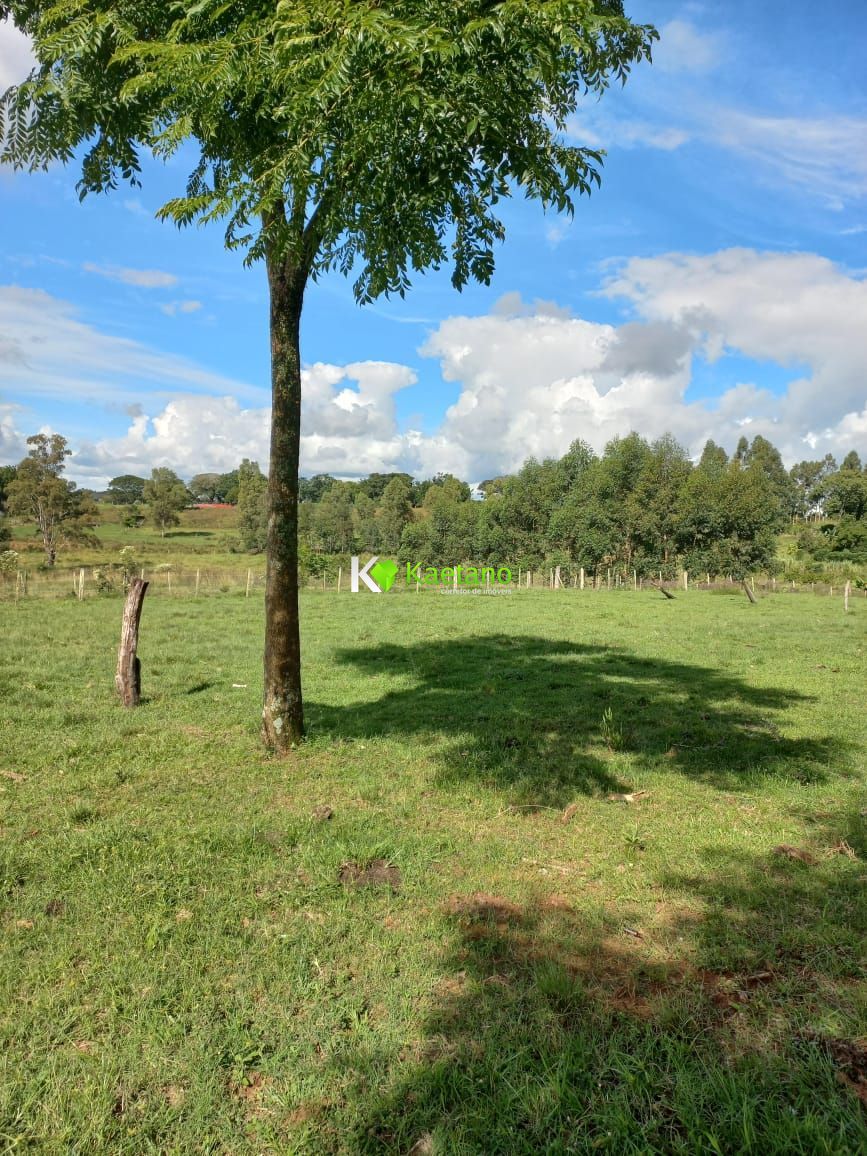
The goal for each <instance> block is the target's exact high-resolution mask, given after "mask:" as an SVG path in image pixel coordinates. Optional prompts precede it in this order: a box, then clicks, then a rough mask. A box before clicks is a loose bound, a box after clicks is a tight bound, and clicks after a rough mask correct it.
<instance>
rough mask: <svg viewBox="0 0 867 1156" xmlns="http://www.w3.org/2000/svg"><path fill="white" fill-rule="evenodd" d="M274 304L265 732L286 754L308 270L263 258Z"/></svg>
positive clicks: (295, 630) (292, 720)
mask: <svg viewBox="0 0 867 1156" xmlns="http://www.w3.org/2000/svg"><path fill="white" fill-rule="evenodd" d="M267 267H268V289H269V294H270V301H271V318H270V326H271V407H272V408H271V460H270V466H269V470H268V545H267V552H268V558H267V571H266V579H265V693H264V701H263V708H262V737H263V739H264V740H265V742H266V744H267V745H268V746H269V747H272V748H273V749H274V750H276V751H278V752H281V753H285V752H286V751H288V750H290V749H291V748H292V747H293V746H295V745H296V744H297V743H298V742H300V740H301V738H302V736H303V734H304V710H303V705H302V700H301V637H300V630H299V623H298V458H299V450H300V444H301V351H300V331H301V306H302V303H303V299H304V285H305V281H306V275H305V274H303V273H301V272H299V271H297V270H296V269H295V268H293V266H292V265H291V264H290V263H289V262H288V261H287V260H286V259H285V258H284V259H278V258H275V257H274V256H273V255H272V254H269V255H268V257H267Z"/></svg>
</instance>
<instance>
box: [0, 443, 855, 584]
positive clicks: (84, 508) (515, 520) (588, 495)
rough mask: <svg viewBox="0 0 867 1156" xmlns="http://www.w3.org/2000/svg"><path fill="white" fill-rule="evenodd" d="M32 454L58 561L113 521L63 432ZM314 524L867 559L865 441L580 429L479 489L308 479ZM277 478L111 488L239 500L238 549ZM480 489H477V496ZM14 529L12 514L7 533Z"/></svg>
mask: <svg viewBox="0 0 867 1156" xmlns="http://www.w3.org/2000/svg"><path fill="white" fill-rule="evenodd" d="M28 444H29V445H30V447H31V448H30V452H29V454H28V455H27V457H26V458H25V459H24V460H23V461H22V462H21V463H20V464H19V465H18V466H17V467H12V466H4V467H2V468H0V512H2V511H4V510H6V511H8V513H10V514H13V515H18V516H19V517H24V518H32V519H33V521H34V522H35V524H36V525H37V527H38V528H39V531H40V533H41V535H42V541H43V546H44V548H45V554H46V562H47V564H48V565H53V564H54V560H55V558H56V554H57V549H58V546H59V545H60V544H62V543H63V542H66V541H76V540H78V541H80V540H81V539H82V537H84V536H86V535H87V534H88V532H89V531H90V529H91V527H92V526H93V525H94V524H95V522H96V518H97V509H96V507H95V505H94V503H93V501H92V500H91V497H90V495H89V494H88V492H87V491H82V490H78V489H77V488H76V486H75V485H74V484H73V483H72V482H68V481H66V480H65V479H64V478H63V477H62V474H63V470H64V465H65V462H66V458H67V457H68V456H69V452H70V451H69V449H68V448H67V444H66V441H65V440H64V439H63V438H62V437H60V436H59V435H57V434H55V435H52V436H51V437H48V436H47V435H44V434H38V435H36V436H35V437H33V438H29V439H28ZM299 488H300V495H301V505H300V508H299V535H300V540H301V548H302V555H303V557H304V559H305V560H306V564H307V567H308V569H312V570H314V571H315V570H316V568H317V566H318V565H319V564H320V562H319V561H317V560H322V559H324V558H325V557H326V556H329V555H347V554H351V553H359V554H362V553H385V554H390V555H393V556H395V557H397V558H399V560H400V561H410V562H413V563H415V562H422V563H424V564H426V565H432V566H444V565H449V564H452V563H457V562H469V561H473V562H477V563H482V564H491V565H511V566H520V567H523V568H525V569H534V568H539V567H542V566H561V567H562V566H566V567H567V568H568V567H577V566H582V567H584V568H585V569H586V570H587V571H588V572H589V573H593V572H594V571H597V570H599V569H600V568H601V567H606V568H607V567H610V568H614V569H620V570H622V571H623V572H625V573H631V572H633V571H635V572H636V573H637V574H639V575H642V576H652V575H658V574H659V573H660V572H661V573H663V574H665V575H670V574H671V573H673V572H674V570H675V569H676V568H679V567H684V568H685V569H687V570H689V571H691V572H692V573H696V574H700V573H710V574H715V575H720V574H726V575H728V574H731V575H733V576H738V577H742V576H743V575H744V574H747V573H750V572H753V571H756V570H769V569H772V568H773V565H774V558H775V553H776V541H777V536H778V534H779V533H780V532H781V531H782V530H784V529H786V528H787V527H788V528H794V529H795V532H796V534H797V539H798V546H799V548H800V550H801V551H802V553H804V554H805V555H808V556H809V557H811V558H813V559H815V560H817V561H824V560H835V559H839V560H844V561H853V562H867V468H865V466H864V465H862V462H861V459H860V458H859V456H858V454H857V453H855V452H854V451H853V452H851V453H849V454H847V455H846V457H845V458H844V459H843V461H842V463H841V464H840V465H839V466H838V464H837V462H836V461H835V460H834V458H832V457H831V456H830V455H827V456H825V457H824V458H822V459H821V460H816V461H803V462H799V463H798V464H797V465H796V466H794V467H793V468H792V469H791V470H786V468H785V467H784V465H783V462H782V459H781V457H780V454H779V452H778V451H777V450H776V448H775V447H774V446H773V445H772V444H771V443H770V442H769V441H768V440H767V439H766V438H764V437H761V436H757V437H754V438H753V439H752V441H749V440H748V439H747V438H745V437H744V438H741V440H740V441H739V442H738V445H737V447H736V449H735V451H734V454H733V455H732V456H731V457H729V455H728V454H727V453H726V451H725V450H724V449H722V448H721V447H720V446H718V445H716V444H715V443H714V442H713V441H708V442H707V444H706V445H705V447H704V450H703V452H702V454H701V457H700V459H699V461H698V462H697V463H693V462H692V461H691V460H690V458H689V455H688V454H687V452H686V450H685V449H684V448H683V447H682V446H681V445H679V444H678V443H677V441H676V440H675V439H674V438H673V437H671V436H670V435H665V436H663V437H661V438H658V439H657V440H656V441H648V440H646V439H645V438H642V437H641V436H639V435H638V434H636V433H631V434H629V435H628V436H626V437H618V438H614V439H613V440H612V441H610V442H609V443H608V445H607V446H606V447H605V449H604V451H603V453H602V454H596V453H595V452H594V451H593V450H592V449H591V448H590V446H588V445H587V444H586V443H585V442H582V441H576V442H574V443H573V444H572V445H571V446H570V447H569V450H568V451H567V452H566V453H565V454H564V455H563V457H561V458H547V459H545V460H544V461H537V460H536V459H534V458H531V459H530V460H528V461H527V462H525V464H524V465H523V466H522V467H521V469H520V470H519V471H518V472H517V473H515V474H508V475H503V476H500V477H496V478H489V479H487V480H485V481H483V482H481V483H480V484H479V486H478V487H477V490H476V492H475V494H473V493H472V491H471V489H470V486H469V485H468V484H467V483H466V482H464V481H461V480H460V479H459V478H456V477H454V476H453V475H451V474H446V473H443V474H437V475H436V476H435V477H433V478H429V479H426V480H424V481H418V480H416V479H414V478H413V477H412V476H411V475H410V474H407V473H374V474H370V475H369V476H368V477H366V478H363V479H361V480H360V481H351V482H350V481H342V480H340V479H337V478H334V477H332V476H330V475H328V474H316V475H315V476H313V477H310V478H302V479H301V480H300V487H299ZM266 491H267V478H266V476H265V475H264V474H263V472H262V470H261V469H260V468H259V465H258V463H257V462H254V461H250V460H248V459H244V461H242V462H241V464H240V465H239V466H238V468H237V469H235V470H231V471H230V472H229V473H224V474H218V473H201V474H196V475H195V476H194V477H193V478H191V479H190V481H189V482H188V483H185V482H184V481H183V480H182V479H181V478H180V477H179V476H178V475H177V474H176V473H175V472H174V471H172V470H170V469H168V468H166V467H158V468H156V469H154V470H153V471H152V473H151V477H150V478H141V477H137V476H135V475H132V474H124V475H120V476H118V477H116V478H112V480H111V482H110V484H109V486H108V489H107V491H106V492H105V494H104V495H102V497H103V499H104V500H106V501H109V502H112V503H116V504H117V505H120V506H122V507H123V520H124V522H126V524H127V525H130V526H136V525H140V524H141V523H143V522H144V521H145V520H146V519H147V520H149V521H150V522H151V523H152V524H153V525H154V526H155V527H156V528H157V529H158V530H159V531H160V533H162V534H165V533H166V531H167V529H168V528H169V527H171V526H173V525H176V524H177V523H178V521H179V515H180V512H181V510H183V509H184V507H185V506H189V505H193V504H197V503H228V504H231V505H235V506H237V510H238V519H237V535H238V536H237V547H236V548H238V549H241V550H244V551H249V552H259V551H262V550H264V548H265V541H266V532H267V511H266ZM474 498H475V499H476V500H473V499H474ZM4 540H8V530H7V529H6V526H5V519H4V518H2V517H0V546H2V544H3V542H4Z"/></svg>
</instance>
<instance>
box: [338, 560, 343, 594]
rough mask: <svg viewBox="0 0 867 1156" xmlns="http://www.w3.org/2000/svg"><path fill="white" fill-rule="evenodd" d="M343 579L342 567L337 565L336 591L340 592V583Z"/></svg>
mask: <svg viewBox="0 0 867 1156" xmlns="http://www.w3.org/2000/svg"><path fill="white" fill-rule="evenodd" d="M342 581H343V567H342V566H338V567H337V593H338V594H339V593H340V583H341V582H342Z"/></svg>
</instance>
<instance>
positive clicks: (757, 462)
mask: <svg viewBox="0 0 867 1156" xmlns="http://www.w3.org/2000/svg"><path fill="white" fill-rule="evenodd" d="M741 460H742V461H743V463H744V465H746V466H751V467H753V468H754V469H758V470H761V471H762V473H763V474H764V475H765V477H766V478H767V479H768V481H769V482H770V484H771V489H772V490H773V492H774V495H775V497H776V504H777V510H778V513H779V517H780V529H782V528H783V526H784V525H785V523H786V522H788V521H791V519H792V517H793V516H794V515H795V514H796V513H797V510H798V504H799V500H798V499H799V495H798V490H797V486H796V484H795V482H794V481H793V479H792V477H791V476H790V474H789V473H788V472H787V471H786V467H785V466H784V465H783V459H782V458H781V457H780V451H779V450H778V449H777V448H776V446H773V445H771V443H770V442H769V441H768V439H767V438H763V437H762V436H761V434H757V435H756V437H754V438H753V441H752V445H751V446H750V448H749V450H748V451H747V452H746V454H745V455H744V456H743V458H742V459H741Z"/></svg>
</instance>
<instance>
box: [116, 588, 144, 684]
mask: <svg viewBox="0 0 867 1156" xmlns="http://www.w3.org/2000/svg"><path fill="white" fill-rule="evenodd" d="M147 588H148V583H147V582H145V581H143V580H142V579H141V578H133V580H132V581H131V582H130V584H129V590H128V591H127V595H126V604H125V605H124V608H123V624H122V626H121V628H120V649H119V650H118V652H117V673H116V674H115V676H114V685H115V686H116V687H117V693H118V694H119V695H120V699H121V702H122V703H123V705H124V706H138V704H139V702H140V701H141V663H140V662H139V660H138V656H137V655H136V650H137V649H138V626H139V621H140V619H141V608H142V603H143V602H144V596H145V594H146V593H147Z"/></svg>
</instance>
